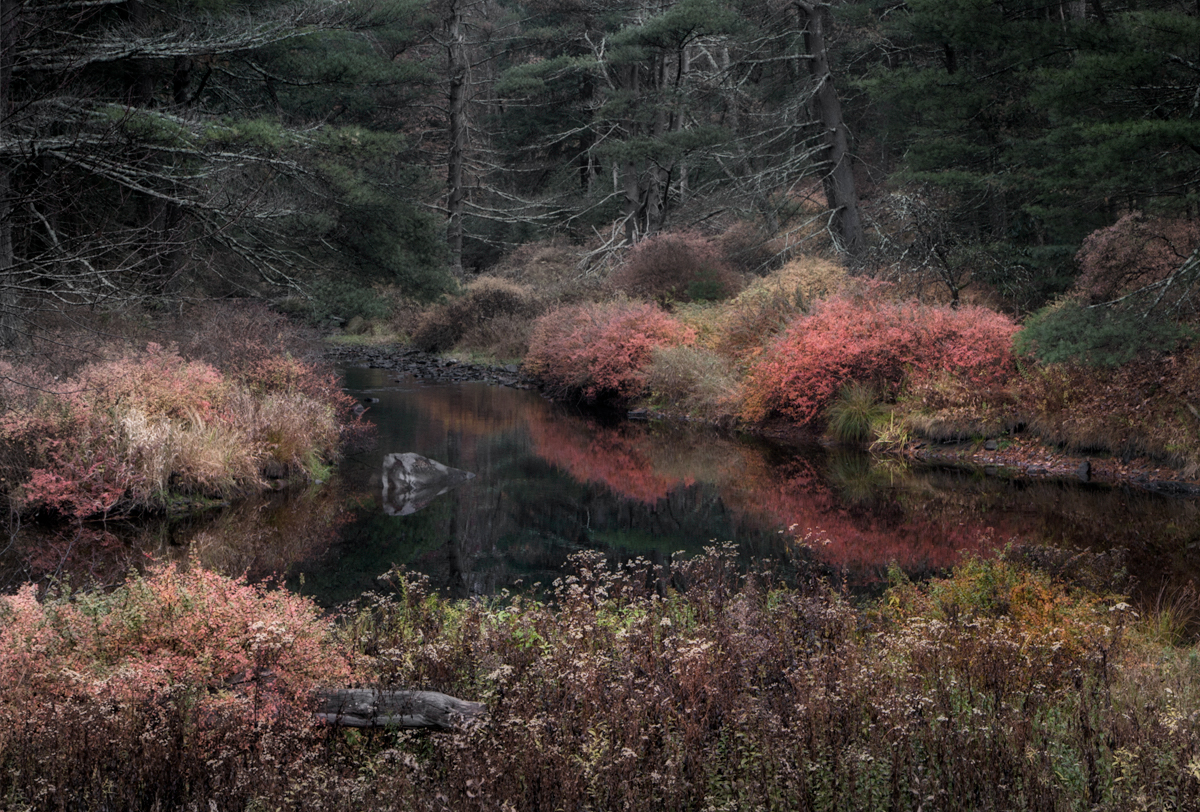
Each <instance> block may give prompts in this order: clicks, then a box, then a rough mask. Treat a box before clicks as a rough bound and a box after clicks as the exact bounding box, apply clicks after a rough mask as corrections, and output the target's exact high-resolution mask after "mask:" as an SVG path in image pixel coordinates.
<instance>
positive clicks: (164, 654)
mask: <svg viewBox="0 0 1200 812" xmlns="http://www.w3.org/2000/svg"><path fill="white" fill-rule="evenodd" d="M0 618H3V620H4V622H3V623H0V682H2V683H3V684H4V685H5V696H4V702H3V703H0V706H2V705H3V704H8V703H14V702H20V701H22V700H24V701H27V702H28V701H30V699H31V698H33V697H38V698H40V701H43V702H44V701H47V700H58V701H62V700H66V699H69V698H72V697H76V698H84V697H88V696H92V697H97V698H111V699H114V700H117V701H124V700H131V699H143V698H150V697H154V696H156V695H169V694H170V692H171V691H172V690H173V688H178V687H180V686H185V687H186V689H188V690H189V692H193V693H194V701H195V702H196V703H197V711H198V712H199V714H203V712H204V711H206V710H209V709H211V708H215V707H216V706H218V705H223V704H228V703H229V702H234V703H237V702H238V701H240V700H239V699H238V698H237V697H236V696H232V695H229V694H222V693H218V692H217V691H216V690H215V689H219V688H222V687H224V686H227V685H229V684H231V683H233V682H235V681H236V680H238V679H239V678H243V677H244V676H245V675H246V674H261V673H263V672H265V671H270V672H271V673H272V676H273V678H272V680H271V681H270V683H269V685H263V686H261V687H262V688H263V690H264V692H265V693H264V694H263V695H260V696H258V697H256V700H257V707H258V708H260V709H261V708H264V707H275V708H276V709H278V708H280V707H282V705H284V704H290V703H297V702H300V703H302V702H304V701H305V700H306V698H307V697H308V695H309V693H310V692H311V691H312V690H313V689H314V688H316V687H317V686H318V685H321V684H326V685H329V684H337V683H338V682H341V681H344V680H346V679H348V677H349V676H350V668H349V665H348V662H347V659H346V657H345V655H344V654H343V653H342V652H341V651H340V650H339V649H338V648H337V647H336V646H335V645H333V644H332V641H331V639H330V625H329V622H328V621H326V620H322V619H321V617H320V612H319V610H318V609H317V607H316V606H315V605H314V604H312V603H311V601H309V600H307V599H305V598H301V597H299V596H297V595H294V594H292V593H290V592H286V591H283V590H268V589H266V588H265V587H262V586H251V585H249V584H247V583H245V581H244V580H235V579H230V578H226V577H224V576H221V575H217V574H215V573H212V572H209V571H207V570H203V569H200V568H199V567H193V568H192V569H190V570H186V571H185V570H183V569H180V568H179V567H176V566H170V567H164V568H162V569H160V570H158V571H157V572H154V573H152V574H150V575H148V576H145V577H140V576H139V577H134V578H133V579H132V580H131V581H130V582H128V583H127V584H126V585H124V586H122V587H121V588H119V589H118V590H116V591H115V592H113V593H112V594H110V595H100V594H92V595H78V596H74V597H72V598H69V599H68V598H66V597H60V598H57V599H54V600H48V601H38V600H37V598H36V590H35V587H34V586H32V585H28V586H25V587H23V588H22V589H21V590H20V591H19V592H18V593H17V594H16V595H14V596H10V597H0Z"/></svg>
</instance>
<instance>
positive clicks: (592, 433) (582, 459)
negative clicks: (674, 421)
mask: <svg viewBox="0 0 1200 812" xmlns="http://www.w3.org/2000/svg"><path fill="white" fill-rule="evenodd" d="M585 428H586V431H587V434H588V439H587V440H586V441H581V439H580V438H579V437H578V436H576V435H577V432H578V429H579V426H578V424H577V423H575V422H574V421H572V422H566V421H552V420H531V421H530V422H529V433H530V435H531V437H532V439H533V449H534V453H536V454H537V455H538V456H539V457H541V458H542V459H544V460H546V461H548V462H549V463H551V464H552V465H555V466H557V467H559V468H562V469H563V470H565V471H566V472H567V473H569V474H570V475H571V476H572V477H573V478H575V479H576V480H577V481H579V482H593V483H598V484H601V485H604V486H605V487H607V488H608V489H609V490H611V491H612V492H613V493H617V494H620V495H621V496H625V497H628V498H630V499H636V500H637V501H639V502H642V503H644V504H647V505H653V504H655V503H656V502H658V501H659V500H660V499H665V498H666V497H667V495H668V494H670V493H671V491H673V490H675V489H676V488H685V487H688V486H689V485H692V484H693V483H692V481H691V480H690V479H689V480H685V479H682V478H680V477H678V476H672V475H667V474H661V473H659V472H657V471H655V470H654V465H653V463H652V462H651V461H650V459H649V458H648V457H647V454H646V452H647V449H645V448H643V447H642V443H643V442H644V441H645V440H646V437H645V435H643V434H642V433H641V432H639V431H636V430H635V431H632V432H629V431H622V430H618V429H610V428H604V427H601V426H598V425H595V424H594V423H589V424H587V425H586V427H585Z"/></svg>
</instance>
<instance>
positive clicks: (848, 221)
mask: <svg viewBox="0 0 1200 812" xmlns="http://www.w3.org/2000/svg"><path fill="white" fill-rule="evenodd" d="M796 8H797V9H799V11H800V17H801V21H802V22H803V23H804V26H805V41H806V42H807V43H808V52H809V55H810V59H809V70H810V71H811V73H812V76H813V78H815V79H816V82H817V87H816V93H815V95H814V97H813V106H814V108H815V112H816V117H817V119H818V120H819V121H820V122H821V125H822V127H823V128H824V131H825V139H826V143H827V144H828V148H827V150H826V152H825V162H826V164H827V165H828V167H829V168H828V171H827V173H826V175H825V196H826V199H827V200H828V201H829V205H830V206H831V207H832V208H833V209H834V210H835V211H836V215H835V220H834V222H835V224H836V226H835V227H836V231H837V236H838V238H839V239H840V240H841V243H842V244H841V248H842V250H844V251H845V252H846V253H847V254H849V255H850V256H851V257H857V256H859V255H861V254H862V252H863V249H864V248H865V247H866V237H865V235H864V233H863V227H862V220H861V219H860V217H859V212H858V193H857V191H856V190H855V188H854V168H853V165H852V164H851V158H850V132H849V130H848V129H847V128H846V122H845V121H844V120H843V119H842V103H841V101H840V100H839V99H838V95H837V90H836V89H835V88H834V86H833V74H832V73H831V72H830V70H829V53H828V50H827V46H826V42H825V31H826V29H827V28H828V26H829V6H828V5H825V4H823V3H822V4H813V5H810V4H809V3H807V2H803V0H798V2H797V3H796Z"/></svg>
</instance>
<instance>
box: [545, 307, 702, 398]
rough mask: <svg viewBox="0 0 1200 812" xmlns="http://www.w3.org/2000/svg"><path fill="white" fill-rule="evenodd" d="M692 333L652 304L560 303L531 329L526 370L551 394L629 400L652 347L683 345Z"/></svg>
mask: <svg viewBox="0 0 1200 812" xmlns="http://www.w3.org/2000/svg"><path fill="white" fill-rule="evenodd" d="M695 337H696V333H695V331H694V330H692V329H691V328H689V327H685V326H683V325H682V324H680V323H679V322H678V321H676V320H675V319H673V318H672V317H671V316H669V315H667V314H666V313H664V312H663V311H661V310H659V309H658V308H657V307H655V306H654V305H651V304H632V303H629V302H613V303H610V304H588V305H579V306H576V307H564V308H560V309H558V310H554V311H551V312H550V313H547V314H546V315H544V316H542V317H541V318H540V319H538V320H537V322H536V323H535V324H534V327H533V335H532V336H531V337H530V339H529V354H528V355H526V356H525V369H526V370H527V371H528V372H530V373H532V374H534V375H537V376H539V377H540V378H541V379H542V381H543V383H544V385H545V387H546V390H547V391H548V392H549V393H550V394H551V395H552V396H554V397H569V396H574V395H582V396H583V397H584V398H585V399H587V400H589V401H596V400H604V399H609V398H616V399H628V398H633V397H636V396H638V395H639V394H641V393H642V392H643V391H644V390H645V388H646V376H645V373H644V371H643V370H644V368H645V367H646V365H647V364H649V363H650V359H651V357H652V355H653V350H654V348H656V347H670V346H676V345H679V344H687V343H690V342H692V341H694V340H695Z"/></svg>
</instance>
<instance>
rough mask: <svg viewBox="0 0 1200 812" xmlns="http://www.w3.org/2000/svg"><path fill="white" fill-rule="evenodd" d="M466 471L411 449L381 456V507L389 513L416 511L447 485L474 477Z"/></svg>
mask: <svg viewBox="0 0 1200 812" xmlns="http://www.w3.org/2000/svg"><path fill="white" fill-rule="evenodd" d="M474 478H475V475H474V474H472V473H471V472H470V471H463V470H460V469H458V468H450V467H448V466H445V465H442V464H441V463H440V462H435V461H434V460H431V459H429V458H428V457H422V456H421V455H420V454H413V453H411V452H409V453H405V454H388V455H387V456H386V457H384V458H383V510H384V512H385V513H387V514H388V515H389V516H407V515H408V514H410V513H416V512H417V511H418V510H420V509H421V508H423V507H425V506H426V505H428V504H429V503H430V502H432V501H433V500H434V499H436V498H437V497H439V496H441V495H442V494H443V493H445V492H446V491H448V490H450V489H451V488H453V487H455V486H457V485H460V484H462V483H463V482H466V481H467V480H468V479H474Z"/></svg>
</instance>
